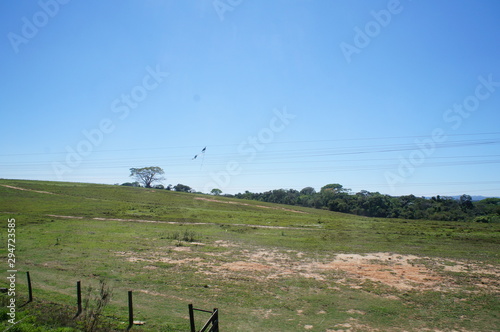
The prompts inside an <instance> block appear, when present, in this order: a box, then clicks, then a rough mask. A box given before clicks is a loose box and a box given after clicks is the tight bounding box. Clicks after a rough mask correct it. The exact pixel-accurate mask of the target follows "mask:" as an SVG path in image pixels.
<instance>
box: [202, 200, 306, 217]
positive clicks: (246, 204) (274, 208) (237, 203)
mask: <svg viewBox="0 0 500 332" xmlns="http://www.w3.org/2000/svg"><path fill="white" fill-rule="evenodd" d="M195 199H197V200H200V201H207V202H216V203H223V204H235V205H244V206H255V207H259V208H263V209H272V210H282V211H288V212H295V213H304V214H308V213H307V212H304V211H298V210H292V209H286V208H282V207H273V206H265V205H255V204H248V203H240V202H230V201H221V200H218V199H213V198H204V197H196V198H195Z"/></svg>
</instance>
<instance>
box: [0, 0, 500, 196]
mask: <svg viewBox="0 0 500 332" xmlns="http://www.w3.org/2000/svg"><path fill="white" fill-rule="evenodd" d="M498 17H500V2H498V1H496V0H490V1H486V0H484V1H472V0H471V1H465V0H464V1H431V0H419V1H411V0H401V1H395V0H391V1H347V0H344V1H341V0H338V1H326V0H323V1H319V0H288V1H278V0H277V1H264V0H253V1H248V0H241V1H240V0H215V1H214V0H191V1H173V0H171V1H168V0H165V1H163V0H145V1H139V0H136V1H118V0H116V1H81V0H59V1H58V0H40V1H23V2H12V1H10V2H2V3H0V29H1V35H2V38H1V39H0V56H1V59H2V61H1V62H0V70H1V73H2V76H1V77H2V79H1V80H0V100H1V104H0V105H1V108H0V119H1V123H2V140H1V145H0V177H2V178H16V179H35V180H58V181H75V182H92V183H108V184H113V183H123V182H127V181H131V180H132V179H131V178H129V174H130V172H129V169H130V168H131V167H144V166H160V167H162V168H163V169H164V170H165V177H166V179H165V180H164V181H163V184H165V185H167V184H173V185H175V184H177V183H182V184H186V185H189V186H191V187H193V188H194V189H196V190H198V191H202V192H208V191H210V190H211V189H212V188H214V187H217V188H220V189H221V190H222V191H223V192H224V193H237V192H243V191H245V190H249V191H252V192H261V191H266V190H270V189H278V188H293V189H298V190H300V189H302V188H304V187H306V186H312V187H314V188H316V189H317V190H319V189H320V188H321V186H323V185H325V184H328V183H340V184H342V185H344V187H347V188H350V189H352V190H353V191H354V192H357V191H360V190H363V189H364V190H369V191H379V192H381V193H386V194H390V195H403V194H415V195H418V196H423V195H425V196H431V195H437V194H440V195H456V194H463V193H467V194H471V195H487V196H500V175H499V172H498V169H499V167H498V165H499V162H500V153H499V151H500V149H499V148H500V128H499V124H500V57H499V54H500V39H499V38H498V33H499V32H500V20H498ZM204 147H207V149H206V152H205V153H204V154H202V153H201V150H202V149H203V148H204ZM196 154H198V157H197V158H196V159H194V160H193V159H192V158H193V156H194V155H196Z"/></svg>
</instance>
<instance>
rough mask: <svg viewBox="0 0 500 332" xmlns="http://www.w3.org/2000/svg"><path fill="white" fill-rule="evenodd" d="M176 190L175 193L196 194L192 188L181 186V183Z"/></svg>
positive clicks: (175, 187) (176, 186)
mask: <svg viewBox="0 0 500 332" xmlns="http://www.w3.org/2000/svg"><path fill="white" fill-rule="evenodd" d="M174 189H175V191H180V192H185V193H190V192H194V190H193V189H192V188H191V187H190V186H186V185H184V184H180V183H178V184H177V185H175V186H174Z"/></svg>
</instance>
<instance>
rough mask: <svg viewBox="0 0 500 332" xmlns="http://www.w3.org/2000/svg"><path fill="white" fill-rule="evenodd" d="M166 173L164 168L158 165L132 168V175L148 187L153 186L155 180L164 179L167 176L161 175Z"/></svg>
mask: <svg viewBox="0 0 500 332" xmlns="http://www.w3.org/2000/svg"><path fill="white" fill-rule="evenodd" d="M164 173H165V172H164V171H163V169H162V168H161V167H158V166H150V167H142V168H131V169H130V176H131V177H134V178H135V179H136V180H137V181H139V182H140V183H142V184H144V187H146V188H151V184H152V183H153V182H156V181H161V180H164V179H165V178H164V177H163V176H161V175H162V174H164Z"/></svg>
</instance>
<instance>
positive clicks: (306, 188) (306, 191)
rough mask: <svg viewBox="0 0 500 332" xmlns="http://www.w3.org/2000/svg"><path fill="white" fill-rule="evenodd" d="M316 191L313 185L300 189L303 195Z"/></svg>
mask: <svg viewBox="0 0 500 332" xmlns="http://www.w3.org/2000/svg"><path fill="white" fill-rule="evenodd" d="M315 193H316V190H314V188H313V187H305V188H304V189H302V190H301V191H300V194H301V195H314V194H315Z"/></svg>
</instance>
